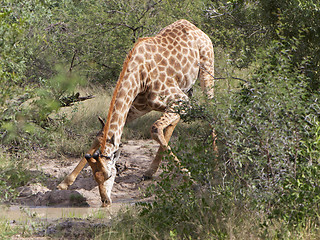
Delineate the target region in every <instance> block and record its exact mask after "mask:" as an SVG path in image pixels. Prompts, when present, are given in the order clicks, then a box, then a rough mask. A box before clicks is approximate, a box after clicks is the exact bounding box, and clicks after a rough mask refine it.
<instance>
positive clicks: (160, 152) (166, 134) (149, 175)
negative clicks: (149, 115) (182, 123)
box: [143, 117, 180, 179]
mask: <svg viewBox="0 0 320 240" xmlns="http://www.w3.org/2000/svg"><path fill="white" fill-rule="evenodd" d="M179 120H180V117H178V118H177V119H176V120H174V121H173V122H172V123H170V124H169V125H168V126H167V127H166V128H165V129H164V131H163V137H164V139H165V142H166V143H167V144H168V143H169V140H170V138H171V135H172V133H173V131H174V129H175V127H176V126H177V124H178V122H179ZM155 124H156V123H155ZM152 129H154V128H152ZM158 131H159V129H158V130H157V131H156V132H158ZM155 138H156V140H157V139H158V137H155ZM157 141H158V140H157ZM158 142H159V141H158ZM165 150H167V147H164V146H162V145H161V144H160V147H159V149H158V152H157V154H156V157H155V158H154V160H153V161H152V163H151V165H150V167H149V169H148V170H147V171H146V172H145V173H144V176H143V177H144V179H151V178H152V176H153V174H155V173H156V171H157V170H158V168H159V165H160V163H161V159H162V155H163V152H164V151H165Z"/></svg>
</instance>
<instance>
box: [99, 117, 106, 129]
mask: <svg viewBox="0 0 320 240" xmlns="http://www.w3.org/2000/svg"><path fill="white" fill-rule="evenodd" d="M98 119H99V122H100V123H101V125H102V128H104V125H105V122H104V121H103V119H102V117H100V116H99V117H98Z"/></svg>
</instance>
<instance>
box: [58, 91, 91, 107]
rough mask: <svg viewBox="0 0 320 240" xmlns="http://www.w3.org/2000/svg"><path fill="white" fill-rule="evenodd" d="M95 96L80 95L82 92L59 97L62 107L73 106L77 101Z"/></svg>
mask: <svg viewBox="0 0 320 240" xmlns="http://www.w3.org/2000/svg"><path fill="white" fill-rule="evenodd" d="M94 97H95V96H93V95H89V96H86V97H80V93H76V94H73V95H71V96H67V97H62V98H60V99H59V102H60V105H61V107H70V106H73V105H74V104H75V103H76V102H83V101H85V100H88V99H91V98H94Z"/></svg>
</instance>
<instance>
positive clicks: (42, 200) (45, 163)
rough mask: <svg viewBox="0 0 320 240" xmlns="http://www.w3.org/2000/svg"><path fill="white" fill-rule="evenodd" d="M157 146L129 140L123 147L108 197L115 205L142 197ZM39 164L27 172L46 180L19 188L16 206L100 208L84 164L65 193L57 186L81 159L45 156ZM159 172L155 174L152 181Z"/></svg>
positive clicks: (98, 199) (87, 167)
mask: <svg viewBox="0 0 320 240" xmlns="http://www.w3.org/2000/svg"><path fill="white" fill-rule="evenodd" d="M157 148H158V144H157V143H156V142H155V141H152V140H129V141H128V142H126V143H124V144H123V147H122V151H121V156H120V158H119V161H118V163H117V168H118V174H117V177H116V179H115V184H114V186H113V190H112V195H111V198H112V200H113V202H114V203H117V202H118V203H119V202H125V203H130V202H136V201H137V200H141V199H143V198H144V196H143V190H144V189H145V188H146V187H147V186H148V185H149V184H150V183H151V182H152V181H142V176H143V173H144V171H146V170H147V169H148V167H149V165H150V163H151V161H152V160H153V158H154V156H155V153H156V151H157ZM37 158H38V159H39V158H40V159H39V161H37V164H35V166H34V167H32V168H31V169H30V171H32V172H33V174H37V173H38V174H44V175H46V176H47V178H46V179H47V180H45V181H43V182H42V183H39V182H33V183H30V184H28V185H27V186H23V187H20V188H19V192H20V193H19V197H18V198H17V199H16V203H17V204H19V205H25V206H31V207H34V206H54V207H75V206H77V207H79V206H80V207H99V206H100V204H101V201H100V195H99V191H98V187H97V184H96V182H95V180H94V179H93V176H92V172H91V168H90V167H89V166H88V165H87V166H86V167H85V168H84V169H83V170H82V171H81V172H80V174H79V176H78V177H77V179H76V181H75V182H74V183H73V185H71V186H70V187H69V189H68V190H57V189H56V186H57V185H58V184H59V183H60V182H61V181H62V180H63V179H64V177H65V176H66V175H67V174H69V173H70V172H71V171H72V170H73V169H74V168H75V167H76V165H77V164H78V162H79V161H80V160H81V159H80V158H65V157H63V158H60V159H56V158H55V159H50V158H48V157H47V156H46V155H45V153H42V154H41V156H39V155H38V156H37ZM158 174H159V173H157V174H155V178H156V177H157V176H158Z"/></svg>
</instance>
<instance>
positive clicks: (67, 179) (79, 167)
mask: <svg viewBox="0 0 320 240" xmlns="http://www.w3.org/2000/svg"><path fill="white" fill-rule="evenodd" d="M98 148H99V141H98V140H97V139H95V141H94V142H93V144H92V146H91V148H90V150H89V151H88V153H89V154H90V155H92V154H93V153H94V152H95V151H96V150H97V149H98ZM86 164H87V159H85V158H83V159H82V160H81V161H80V162H79V163H78V165H77V166H76V167H75V169H74V170H73V171H72V172H71V173H70V174H69V175H68V176H66V177H65V179H64V180H63V181H62V182H61V183H60V184H59V185H58V186H57V189H59V190H67V189H68V187H69V186H70V185H72V184H73V182H74V181H75V180H76V178H77V177H78V175H79V173H80V172H81V170H82V169H83V168H84V166H85V165H86Z"/></svg>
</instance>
